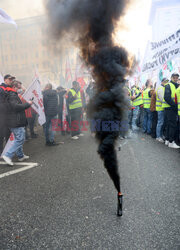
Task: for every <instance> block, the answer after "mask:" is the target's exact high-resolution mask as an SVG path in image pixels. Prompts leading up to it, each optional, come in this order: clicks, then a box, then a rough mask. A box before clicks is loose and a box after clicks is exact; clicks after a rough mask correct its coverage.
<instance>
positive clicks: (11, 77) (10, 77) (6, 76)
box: [4, 74, 16, 80]
mask: <svg viewBox="0 0 180 250" xmlns="http://www.w3.org/2000/svg"><path fill="white" fill-rule="evenodd" d="M15 78H16V77H14V76H11V75H9V74H7V75H5V76H4V80H6V79H11V80H14V79H15Z"/></svg>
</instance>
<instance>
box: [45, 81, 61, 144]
mask: <svg viewBox="0 0 180 250" xmlns="http://www.w3.org/2000/svg"><path fill="white" fill-rule="evenodd" d="M43 102H44V112H45V115H46V123H45V124H44V126H43V127H44V133H45V137H46V145H47V146H56V145H58V143H55V141H54V131H53V129H54V128H52V122H53V119H56V116H57V113H58V96H57V92H56V90H53V89H52V84H51V83H48V84H47V85H46V86H45V90H44V92H43ZM50 129H51V131H50V132H49V130H50Z"/></svg>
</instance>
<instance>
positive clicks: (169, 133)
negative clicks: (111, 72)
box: [125, 73, 180, 149]
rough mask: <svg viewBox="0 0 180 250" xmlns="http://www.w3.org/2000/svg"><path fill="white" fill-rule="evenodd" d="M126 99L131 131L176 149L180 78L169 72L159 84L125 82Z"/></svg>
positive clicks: (179, 124)
mask: <svg viewBox="0 0 180 250" xmlns="http://www.w3.org/2000/svg"><path fill="white" fill-rule="evenodd" d="M125 90H126V93H127V96H128V98H129V100H130V104H131V108H130V111H129V117H128V120H129V125H130V128H131V129H132V132H135V133H136V132H137V131H140V130H141V131H142V132H143V133H146V134H148V135H150V136H151V137H152V138H155V139H156V140H157V142H160V143H164V144H165V145H166V146H168V147H170V148H175V149H178V148H180V146H179V145H180V79H179V74H178V73H173V74H172V75H171V79H167V78H163V79H162V81H161V85H160V86H156V83H155V84H153V82H152V81H151V80H150V79H148V80H147V82H146V84H145V86H142V88H140V87H139V86H138V85H134V86H132V87H131V88H130V86H129V82H128V81H127V82H126V86H125Z"/></svg>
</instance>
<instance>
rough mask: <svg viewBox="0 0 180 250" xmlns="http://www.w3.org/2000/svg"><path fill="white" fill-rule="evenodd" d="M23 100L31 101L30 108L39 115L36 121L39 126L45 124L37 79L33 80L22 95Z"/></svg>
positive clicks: (39, 85) (41, 97)
mask: <svg viewBox="0 0 180 250" xmlns="http://www.w3.org/2000/svg"><path fill="white" fill-rule="evenodd" d="M22 97H23V99H24V100H26V101H27V102H28V101H30V100H32V99H33V104H32V108H33V109H34V110H35V111H36V113H37V114H38V115H39V118H38V121H39V124H40V125H43V124H44V123H45V122H46V117H45V113H44V105H43V95H42V91H41V84H40V81H39V79H38V78H35V79H34V80H33V82H32V84H31V85H30V86H29V88H28V89H27V90H26V92H25V93H24V94H23V96H22Z"/></svg>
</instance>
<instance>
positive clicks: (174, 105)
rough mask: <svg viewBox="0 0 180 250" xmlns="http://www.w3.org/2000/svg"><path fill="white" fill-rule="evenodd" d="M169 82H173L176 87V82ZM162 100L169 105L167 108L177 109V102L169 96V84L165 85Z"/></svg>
mask: <svg viewBox="0 0 180 250" xmlns="http://www.w3.org/2000/svg"><path fill="white" fill-rule="evenodd" d="M171 83H172V84H174V86H175V88H176V89H177V88H178V84H177V83H175V82H172V81H171ZM164 100H165V101H166V102H167V103H168V104H169V105H170V106H171V107H170V108H167V109H173V110H175V111H177V104H176V103H175V102H174V101H173V100H172V98H171V88H170V85H169V84H168V85H166V86H165V93H164Z"/></svg>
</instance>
